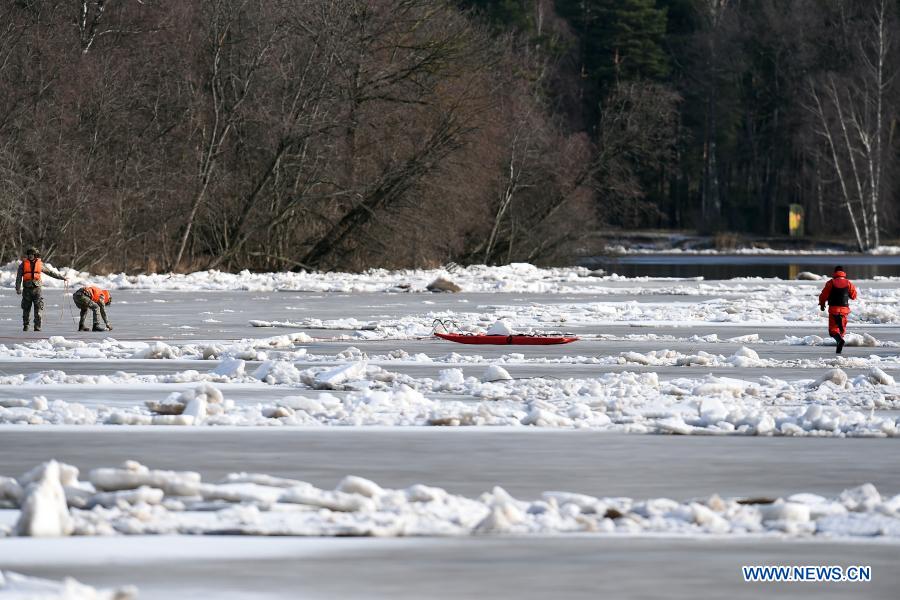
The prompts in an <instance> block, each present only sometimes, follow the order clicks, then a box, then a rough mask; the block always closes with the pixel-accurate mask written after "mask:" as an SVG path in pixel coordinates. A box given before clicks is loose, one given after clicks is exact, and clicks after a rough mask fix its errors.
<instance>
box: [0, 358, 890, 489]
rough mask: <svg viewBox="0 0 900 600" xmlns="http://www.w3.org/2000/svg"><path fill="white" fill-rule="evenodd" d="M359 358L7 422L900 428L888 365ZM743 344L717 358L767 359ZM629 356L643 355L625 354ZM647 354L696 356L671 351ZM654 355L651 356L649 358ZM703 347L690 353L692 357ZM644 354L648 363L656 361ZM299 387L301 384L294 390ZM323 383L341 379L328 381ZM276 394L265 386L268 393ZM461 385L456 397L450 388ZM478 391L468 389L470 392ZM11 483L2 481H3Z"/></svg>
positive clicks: (844, 432) (850, 431) (631, 429)
mask: <svg viewBox="0 0 900 600" xmlns="http://www.w3.org/2000/svg"><path fill="white" fill-rule="evenodd" d="M348 356H355V357H356V358H357V360H351V361H348V362H347V363H346V364H343V365H339V366H336V367H335V366H312V367H307V368H300V367H298V366H297V365H295V364H294V363H291V362H288V361H266V362H264V363H262V364H261V365H260V366H259V367H257V368H256V369H255V370H254V371H253V373H252V375H247V374H246V371H245V367H244V365H243V364H242V362H241V361H240V360H239V359H226V360H224V361H223V362H222V363H221V364H219V365H218V366H217V367H215V368H214V369H212V370H211V371H209V372H206V373H200V372H198V371H194V370H189V371H183V372H179V373H175V374H172V375H145V376H142V377H141V378H140V379H139V381H140V382H147V381H150V380H153V381H156V382H181V383H193V384H196V385H195V387H193V388H189V389H185V390H183V391H179V392H173V393H171V394H169V395H168V396H167V397H164V398H161V399H160V400H148V401H146V402H145V403H144V405H142V406H129V407H111V406H105V405H98V406H85V405H84V404H81V403H75V402H66V401H63V400H48V399H47V398H46V397H45V396H37V397H34V398H32V399H31V400H26V399H4V400H0V423H10V424H67V425H96V424H107V425H180V426H191V425H193V426H197V425H207V426H215V425H237V426H258V425H263V426H348V425H350V426H373V425H378V426H393V425H402V426H473V425H475V426H534V427H562V428H590V429H600V430H607V431H621V432H628V433H675V434H681V435H689V434H720V435H724V434H735V435H785V436H802V435H812V436H835V437H895V436H900V423H898V419H897V417H896V416H893V415H891V414H890V413H885V414H881V413H876V412H875V411H876V409H878V410H879V411H880V410H881V409H896V408H898V407H900V387H898V386H897V384H896V383H895V382H894V379H893V378H892V377H891V376H890V375H888V374H887V373H885V372H884V371H883V370H882V369H880V368H878V367H874V366H872V367H869V368H868V370H866V371H865V372H864V373H861V374H859V375H856V376H854V377H850V376H849V375H848V374H847V373H846V371H844V370H842V369H840V368H833V369H830V370H828V371H826V372H825V373H824V374H822V375H821V376H819V377H818V378H817V379H804V380H800V381H793V382H789V381H784V380H779V379H774V378H771V377H766V376H763V377H762V378H761V379H760V381H758V382H751V381H744V380H740V379H734V378H728V377H717V376H714V375H707V376H705V377H702V378H686V377H684V378H675V379H672V380H671V381H660V379H659V376H658V375H657V374H656V373H653V372H642V373H632V372H627V371H626V372H615V373H604V374H602V375H600V376H598V377H593V378H571V379H557V378H544V377H532V378H525V379H515V378H513V377H512V376H511V375H510V374H509V372H508V371H507V370H506V369H504V368H503V366H501V365H500V364H491V365H490V366H489V367H488V369H487V370H486V371H485V372H484V374H483V375H482V377H481V378H476V377H466V376H465V375H464V373H463V372H462V370H461V369H458V368H450V369H444V370H442V371H441V372H440V373H439V375H438V377H437V378H436V379H432V378H429V377H412V376H410V375H405V374H402V373H397V372H394V371H390V370H388V369H385V368H383V367H381V366H378V365H373V364H371V363H369V362H367V361H366V360H365V359H360V358H359V357H358V355H355V354H354V353H353V352H349V353H348ZM755 356H756V354H755V352H753V351H752V350H749V349H746V348H743V349H741V350H738V352H737V353H735V355H733V356H732V357H729V358H728V359H725V360H721V357H715V356H711V355H706V356H699V357H697V358H703V359H708V361H709V362H708V363H706V364H725V365H728V364H737V363H740V362H741V361H759V360H760V359H758V358H756V357H755ZM624 358H625V359H628V358H631V359H632V360H634V359H635V357H624ZM644 359H646V361H649V360H654V361H658V362H668V363H671V362H672V361H678V360H684V359H682V358H678V357H677V356H670V355H669V354H668V353H663V354H662V356H660V355H659V354H652V355H651V356H649V357H644ZM644 359H642V361H643V360H644ZM693 360H694V359H693V358H689V362H692V361H693ZM642 361H638V362H639V363H640V364H647V363H646V362H642ZM134 381H138V378H136V377H135V376H133V375H129V374H121V375H114V376H102V375H101V376H87V375H83V376H67V375H65V374H64V373H62V372H59V371H50V372H42V373H38V374H34V375H31V376H29V382H31V383H37V384H44V385H45V386H46V387H47V388H48V392H47V393H48V394H52V386H53V384H54V383H62V382H74V383H82V384H88V383H91V382H94V383H96V382H105V383H113V384H121V383H127V382H134ZM248 382H256V384H257V385H271V386H278V389H279V391H281V392H282V397H280V398H274V399H272V400H270V401H268V402H266V401H263V402H251V403H236V402H234V401H233V400H231V399H229V398H227V390H228V384H229V383H248ZM291 389H296V390H297V391H298V392H301V391H303V392H304V393H302V394H301V395H294V396H292V395H286V396H285V395H283V394H284V393H285V392H286V393H288V394H289V393H290V390H291ZM316 390H334V391H337V392H341V395H340V396H337V395H334V393H332V392H321V391H320V392H317V391H316ZM263 396H265V395H263ZM448 396H449V397H448ZM460 398H468V400H464V399H460ZM0 489H2V488H0Z"/></svg>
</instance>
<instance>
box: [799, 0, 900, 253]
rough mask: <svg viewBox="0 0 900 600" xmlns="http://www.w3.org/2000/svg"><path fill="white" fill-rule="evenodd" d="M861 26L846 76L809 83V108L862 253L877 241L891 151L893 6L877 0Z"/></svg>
mask: <svg viewBox="0 0 900 600" xmlns="http://www.w3.org/2000/svg"><path fill="white" fill-rule="evenodd" d="M842 8H843V7H842ZM844 22H846V21H844ZM864 23H865V25H864V27H863V28H862V29H861V31H859V32H858V34H856V36H853V37H856V40H857V41H856V43H855V44H852V45H851V48H852V49H853V50H855V54H854V58H855V60H854V62H853V64H852V66H851V69H850V72H849V73H846V74H838V73H834V72H831V73H828V74H826V75H825V76H823V77H821V78H819V79H817V80H811V81H810V82H809V96H810V99H811V104H810V105H809V106H808V110H809V111H810V112H811V113H812V115H813V116H814V119H815V121H816V125H817V131H818V134H819V135H820V137H821V139H822V140H823V141H824V142H825V143H826V144H827V154H828V158H829V162H830V166H831V168H832V169H833V171H834V174H835V176H836V177H837V181H838V184H839V187H840V194H841V202H842V204H843V206H844V207H845V209H846V211H847V215H848V218H849V220H850V226H851V229H852V230H853V235H854V237H855V239H856V244H857V246H858V248H859V249H860V251H864V250H870V249H872V248H874V247H877V246H878V245H879V244H880V240H881V237H880V231H881V228H882V224H881V213H882V200H883V197H884V194H885V189H886V186H885V171H886V165H887V164H888V162H889V150H890V144H889V143H888V141H887V136H888V133H889V132H888V129H889V127H890V123H891V122H892V121H893V119H894V118H895V114H896V113H895V111H896V108H895V107H894V106H893V105H892V104H891V103H889V102H888V94H889V91H890V89H891V86H892V85H893V84H894V80H895V77H896V74H897V69H896V66H895V65H894V64H892V62H893V61H892V45H893V38H892V33H893V32H894V31H896V29H895V27H896V21H895V19H894V18H893V13H892V11H891V3H890V2H888V1H887V0H875V1H874V3H873V4H872V6H871V8H870V12H869V14H868V15H867V17H866V18H865V21H864ZM848 37H850V36H848Z"/></svg>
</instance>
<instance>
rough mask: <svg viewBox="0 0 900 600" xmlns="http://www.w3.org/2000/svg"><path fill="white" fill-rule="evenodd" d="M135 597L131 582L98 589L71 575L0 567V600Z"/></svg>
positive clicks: (114, 599) (127, 599) (123, 599)
mask: <svg viewBox="0 0 900 600" xmlns="http://www.w3.org/2000/svg"><path fill="white" fill-rule="evenodd" d="M137 597H138V593H137V589H136V588H134V587H132V586H127V587H123V588H118V589H115V590H98V589H96V588H93V587H91V586H89V585H84V584H83V583H79V582H78V581H76V580H75V579H72V578H71V577H67V578H66V579H64V580H63V581H52V580H50V579H42V578H38V577H27V576H25V575H22V574H21V573H15V572H13V571H0V600H6V599H8V600H133V599H135V598H137Z"/></svg>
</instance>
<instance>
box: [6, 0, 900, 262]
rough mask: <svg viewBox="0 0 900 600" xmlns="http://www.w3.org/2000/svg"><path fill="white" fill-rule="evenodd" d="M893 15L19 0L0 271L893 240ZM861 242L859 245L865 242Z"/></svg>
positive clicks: (512, 4)
mask: <svg viewBox="0 0 900 600" xmlns="http://www.w3.org/2000/svg"><path fill="white" fill-rule="evenodd" d="M896 4H897V2H896V0H890V1H888V0H860V1H855V2H846V1H840V0H793V1H790V2H788V1H787V0H784V1H776V0H759V1H756V2H738V1H733V0H732V1H727V0H704V1H700V0H659V1H658V2H653V1H651V0H606V1H588V0H585V1H580V2H577V1H570V0H559V1H557V2H553V1H552V0H469V1H464V2H460V1H443V0H391V1H390V2H387V1H384V2H383V1H379V0H266V1H263V0H193V1H190V2H185V1H181V0H10V1H8V2H4V3H3V5H2V7H0V233H2V241H0V260H3V261H7V260H10V259H12V258H15V257H16V256H18V255H19V254H20V252H21V249H22V247H23V246H25V245H28V244H35V245H37V246H39V247H40V248H41V249H42V251H43V253H44V256H45V257H48V258H50V259H51V260H52V261H53V262H54V263H55V264H57V265H64V264H65V265H68V264H71V265H73V266H76V267H79V268H85V269H96V270H102V269H114V270H119V269H125V270H154V271H158V270H182V271H183V270H191V269H205V268H221V269H231V270H234V269H243V268H249V269H266V270H268V269H303V268H317V269H360V268H366V267H371V266H386V267H405V266H426V265H434V264H438V263H443V262H448V261H455V262H463V263H468V262H485V263H503V262H508V261H532V262H549V261H553V260H558V259H559V258H560V257H565V256H571V255H572V253H573V252H576V251H578V250H579V249H581V248H583V244H584V239H585V234H586V233H588V232H590V231H591V230H592V229H593V228H596V227H597V226H598V225H601V224H602V225H604V226H608V225H613V226H622V227H677V228H698V229H700V230H703V231H709V232H714V231H722V230H736V231H752V232H758V233H766V234H769V233H778V232H779V231H780V230H781V229H782V228H783V227H784V225H785V224H786V221H787V218H786V210H787V206H788V205H789V204H792V203H799V204H801V205H803V206H805V208H806V215H807V230H808V231H812V232H814V233H823V234H825V233H835V234H839V235H842V236H847V237H851V238H854V239H857V240H858V243H859V245H860V246H861V247H868V246H872V245H876V244H877V243H878V242H879V238H878V236H879V232H881V235H885V234H888V235H894V234H895V228H896V219H895V216H896V215H895V210H894V205H895V202H894V201H893V199H894V196H893V190H894V189H896V188H895V187H893V178H892V177H893V175H894V171H895V170H896V164H897V161H898V143H897V138H898V132H897V114H898V111H897V109H898V91H897V90H898V87H897V86H898V84H900V82H898V78H897V77H896V76H895V75H896V73H897V63H898V60H897V59H898V51H900V39H897V38H898V37H900V34H898V33H897V32H898V27H897V22H896V13H897V6H896ZM854 236H855V237H854Z"/></svg>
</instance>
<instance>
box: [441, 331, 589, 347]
mask: <svg viewBox="0 0 900 600" xmlns="http://www.w3.org/2000/svg"><path fill="white" fill-rule="evenodd" d="M434 335H436V336H438V337H439V338H441V339H443V340H449V341H451V342H457V343H459V344H497V345H501V346H502V345H521V346H550V345H553V344H568V343H571V342H574V341H577V340H578V338H577V337H575V336H571V337H569V336H555V335H475V334H473V333H438V332H437V331H435V332H434Z"/></svg>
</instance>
